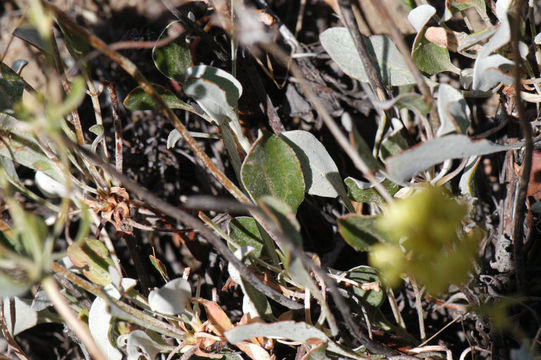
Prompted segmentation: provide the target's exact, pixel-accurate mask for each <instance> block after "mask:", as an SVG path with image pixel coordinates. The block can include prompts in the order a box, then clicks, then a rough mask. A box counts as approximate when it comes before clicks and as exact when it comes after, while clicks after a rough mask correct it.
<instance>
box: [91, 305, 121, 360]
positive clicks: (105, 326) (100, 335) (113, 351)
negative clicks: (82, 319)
mask: <svg viewBox="0 0 541 360" xmlns="http://www.w3.org/2000/svg"><path fill="white" fill-rule="evenodd" d="M112 322H113V317H112V316H111V314H110V313H109V312H108V311H107V302H106V301H105V300H103V299H102V298H100V297H96V299H94V301H93V302H92V306H91V307H90V311H89V312H88V328H89V330H90V334H91V335H92V337H93V338H94V340H95V341H96V344H97V345H98V347H99V348H100V350H101V352H102V353H103V355H105V358H106V359H110V360H121V359H122V353H121V352H120V351H118V350H117V348H116V346H115V345H114V342H113V341H111V326H112Z"/></svg>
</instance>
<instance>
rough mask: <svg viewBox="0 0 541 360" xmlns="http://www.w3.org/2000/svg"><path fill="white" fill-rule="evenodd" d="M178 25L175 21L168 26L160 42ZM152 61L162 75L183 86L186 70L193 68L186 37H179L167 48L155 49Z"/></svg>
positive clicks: (166, 46) (161, 35)
mask: <svg viewBox="0 0 541 360" xmlns="http://www.w3.org/2000/svg"><path fill="white" fill-rule="evenodd" d="M178 23H179V22H178V21H174V22H172V23H170V24H169V25H167V27H166V28H165V29H164V30H163V32H162V33H161V34H160V37H159V39H158V41H160V40H163V39H165V38H167V37H168V32H169V30H170V29H171V28H172V27H173V26H177V24H178ZM152 59H153V60H154V65H156V67H157V68H158V70H160V72H161V73H162V74H164V75H165V76H167V77H168V78H169V79H173V80H176V81H178V82H179V83H181V84H182V83H183V82H184V76H185V74H186V70H187V69H188V68H189V67H190V66H192V55H191V54H190V49H189V47H188V44H187V43H186V38H185V37H184V36H179V37H178V38H176V39H175V40H174V41H172V42H170V43H169V44H167V45H165V46H161V47H154V49H152Z"/></svg>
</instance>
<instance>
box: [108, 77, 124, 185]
mask: <svg viewBox="0 0 541 360" xmlns="http://www.w3.org/2000/svg"><path fill="white" fill-rule="evenodd" d="M104 85H105V87H107V90H109V94H110V95H111V104H112V108H113V127H114V129H115V168H116V171H118V172H119V173H121V174H122V173H123V171H122V170H123V169H122V167H123V166H122V164H123V154H122V153H123V146H122V120H121V119H120V115H119V114H120V106H119V105H118V97H117V95H116V88H115V85H114V84H112V83H110V82H109V81H105V82H104Z"/></svg>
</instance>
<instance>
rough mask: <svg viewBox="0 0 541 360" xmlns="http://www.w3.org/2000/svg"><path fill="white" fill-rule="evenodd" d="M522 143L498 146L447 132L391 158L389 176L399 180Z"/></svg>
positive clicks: (388, 165) (402, 180)
mask: <svg viewBox="0 0 541 360" xmlns="http://www.w3.org/2000/svg"><path fill="white" fill-rule="evenodd" d="M521 146H523V145H522V144H521V143H516V144H512V145H498V144H494V143H492V142H490V141H488V140H485V139H483V140H471V139H470V138H469V137H467V136H466V135H447V136H444V137H441V138H437V139H433V140H429V141H426V142H424V143H422V144H419V145H417V146H414V147H413V148H410V149H408V150H406V151H404V152H402V153H400V154H398V155H395V156H392V157H390V158H388V159H387V164H386V165H387V173H388V174H389V178H390V179H391V180H393V181H395V182H397V183H402V182H404V181H406V180H408V179H410V178H411V177H412V176H414V175H415V174H417V173H419V172H421V171H424V170H426V169H428V168H429V167H431V166H433V165H436V164H439V163H441V162H443V161H445V160H447V159H462V158H466V157H470V156H475V155H486V154H492V153H495V152H499V151H506V150H511V149H518V148H520V147H521Z"/></svg>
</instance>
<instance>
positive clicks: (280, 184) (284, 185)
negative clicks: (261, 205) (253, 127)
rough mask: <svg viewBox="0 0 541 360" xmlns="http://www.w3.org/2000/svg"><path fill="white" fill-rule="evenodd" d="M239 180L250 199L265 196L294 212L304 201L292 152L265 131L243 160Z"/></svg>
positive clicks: (295, 159) (281, 141)
mask: <svg viewBox="0 0 541 360" xmlns="http://www.w3.org/2000/svg"><path fill="white" fill-rule="evenodd" d="M241 180H242V184H243V185H244V187H245V188H246V190H248V192H249V193H250V196H251V197H252V198H253V199H254V200H258V199H260V198H261V197H263V196H266V195H269V196H272V197H275V198H277V199H280V200H282V201H284V202H285V203H286V204H287V205H289V207H290V208H291V209H292V210H293V212H294V213H296V212H297V208H298V207H299V205H300V204H301V202H302V201H303V200H304V178H303V175H302V170H301V165H300V162H299V160H298V159H297V156H296V155H295V152H294V151H293V149H291V147H290V146H289V145H288V144H287V143H286V142H285V141H284V140H282V139H280V138H279V137H277V136H275V135H271V134H269V133H266V132H265V133H263V135H261V136H260V137H259V139H257V141H256V142H255V143H254V145H253V146H252V148H251V149H250V152H249V153H248V155H247V156H246V158H245V159H244V162H243V164H242V168H241Z"/></svg>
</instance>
